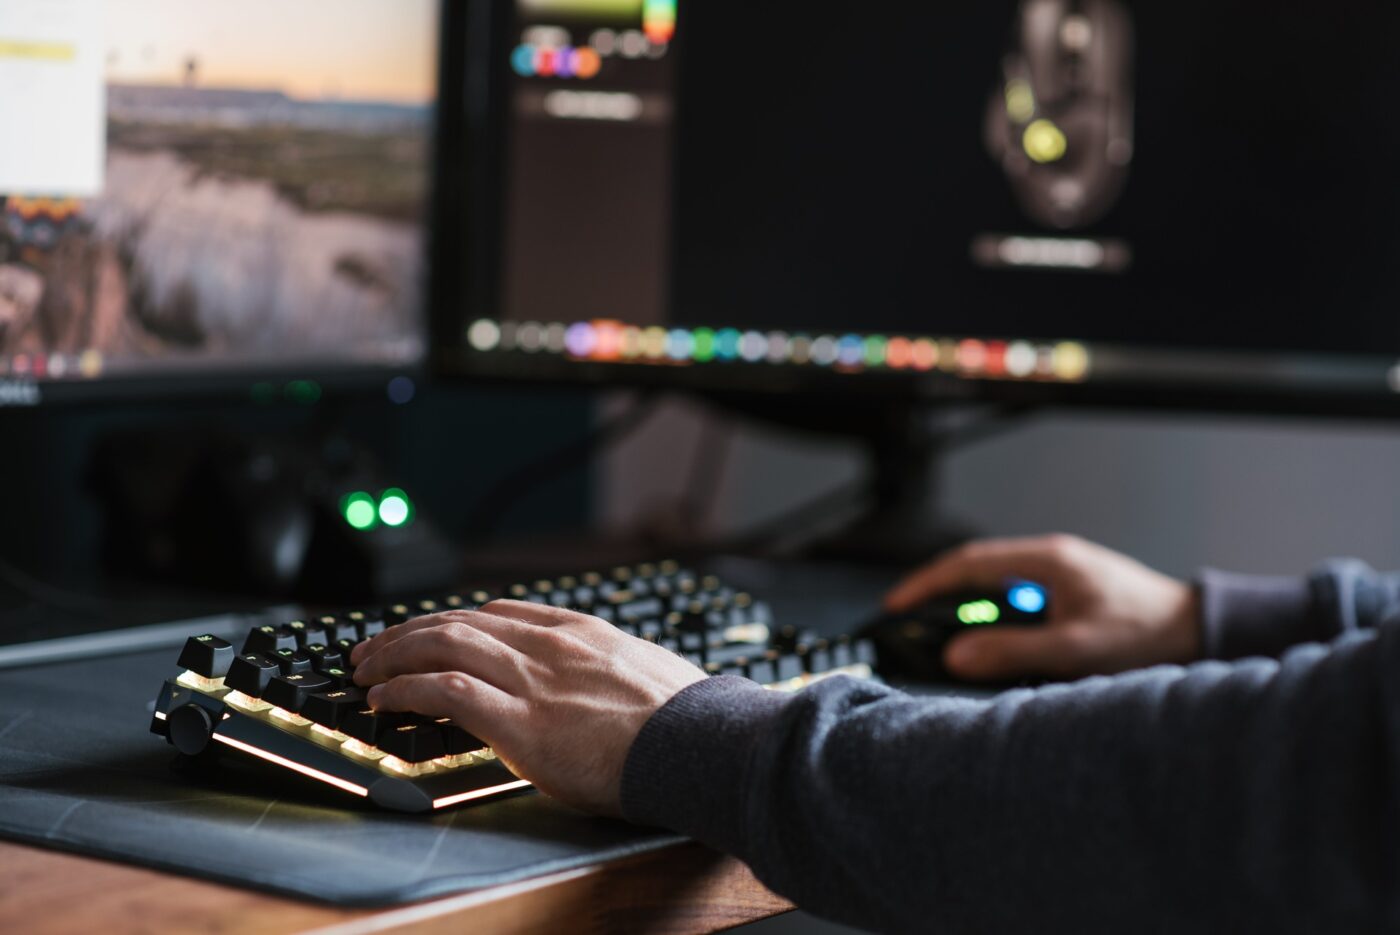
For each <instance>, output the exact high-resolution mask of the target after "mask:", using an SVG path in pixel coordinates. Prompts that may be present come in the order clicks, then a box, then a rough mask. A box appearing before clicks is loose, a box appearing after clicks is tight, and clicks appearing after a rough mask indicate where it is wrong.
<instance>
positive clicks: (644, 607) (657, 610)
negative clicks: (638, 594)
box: [617, 597, 666, 623]
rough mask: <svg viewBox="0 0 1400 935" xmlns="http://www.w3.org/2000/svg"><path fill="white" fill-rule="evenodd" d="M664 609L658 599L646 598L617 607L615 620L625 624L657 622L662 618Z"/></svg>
mask: <svg viewBox="0 0 1400 935" xmlns="http://www.w3.org/2000/svg"><path fill="white" fill-rule="evenodd" d="M665 613H666V607H665V605H664V604H663V603H662V601H661V598H659V597H646V598H639V599H637V600H632V601H628V602H626V603H624V604H618V605H617V619H618V620H620V621H625V622H627V623H637V622H638V621H641V620H657V619H660V618H661V617H662V616H664V615H665Z"/></svg>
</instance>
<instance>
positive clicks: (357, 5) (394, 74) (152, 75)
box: [103, 0, 438, 104]
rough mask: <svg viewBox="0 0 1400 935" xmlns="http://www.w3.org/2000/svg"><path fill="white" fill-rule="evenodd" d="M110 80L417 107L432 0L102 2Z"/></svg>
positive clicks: (430, 58)
mask: <svg viewBox="0 0 1400 935" xmlns="http://www.w3.org/2000/svg"><path fill="white" fill-rule="evenodd" d="M104 6H105V8H106V17H105V19H106V27H105V35H104V40H103V41H104V49H105V55H106V77H107V80H108V81H114V82H121V83H139V84H178V83H180V82H181V81H182V80H183V75H184V63H185V62H186V60H188V59H190V58H195V59H197V60H198V62H199V84H200V86H202V87H227V88H245V89H258V90H281V91H283V92H285V93H286V94H288V95H290V96H292V97H294V98H299V99H302V100H326V99H341V100H369V101H393V102H398V103H406V104H416V103H425V102H427V101H430V100H431V99H432V95H433V85H434V78H435V76H434V71H435V68H436V53H437V48H436V26H437V6H438V5H437V2H436V0H107V2H106V3H105V4H104Z"/></svg>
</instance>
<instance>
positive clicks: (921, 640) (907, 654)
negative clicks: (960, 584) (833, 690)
mask: <svg viewBox="0 0 1400 935" xmlns="http://www.w3.org/2000/svg"><path fill="white" fill-rule="evenodd" d="M1049 608H1050V594H1049V591H1048V590H1047V589H1046V588H1045V587H1044V586H1042V585H1039V584H1036V583H1035V582H1033V581H1013V582H1009V583H1008V584H1007V585H1006V587H1005V588H1002V589H999V590H996V591H967V592H962V593H959V594H953V595H948V596H945V597H941V598H938V599H937V600H934V601H930V602H929V603H927V604H924V605H922V606H920V607H916V608H914V609H912V610H909V611H905V612H903V613H896V614H883V615H881V616H879V617H877V618H876V619H875V620H873V621H871V622H870V623H869V624H867V625H866V626H865V627H864V628H863V629H862V630H861V634H860V635H861V636H863V637H866V638H869V639H870V640H872V641H873V642H874V643H875V649H876V652H877V653H878V656H879V668H880V673H881V674H882V675H886V676H891V675H892V676H902V677H905V678H911V679H917V680H919V681H947V680H948V679H949V678H951V676H950V675H949V673H948V671H947V670H946V669H945V668H944V667H943V649H944V647H946V646H947V645H948V641H949V640H951V639H952V638H953V637H955V636H957V635H958V634H959V633H966V632H967V631H968V630H972V629H976V628H981V627H1028V626H1039V625H1041V624H1043V623H1045V621H1046V620H1047V619H1048V618H1049Z"/></svg>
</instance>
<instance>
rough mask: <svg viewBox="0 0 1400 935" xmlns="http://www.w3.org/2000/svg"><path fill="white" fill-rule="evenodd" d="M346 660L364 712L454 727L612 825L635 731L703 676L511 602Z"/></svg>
mask: <svg viewBox="0 0 1400 935" xmlns="http://www.w3.org/2000/svg"><path fill="white" fill-rule="evenodd" d="M351 661H352V662H353V663H354V665H355V666H356V668H355V681H356V682H357V683H359V684H360V685H364V686H374V687H373V688H372V689H371V690H370V693H369V702H370V705H371V706H372V707H374V708H376V709H379V710H389V711H416V712H418V713H420V714H427V715H432V716H435V717H450V718H452V720H453V721H454V722H455V723H456V724H458V725H459V726H460V727H462V728H463V729H465V730H467V731H470V732H471V733H472V734H475V735H476V736H478V737H480V738H481V739H483V740H485V741H486V742H487V743H489V744H491V747H492V748H493V749H494V750H495V752H496V755H497V756H499V757H500V758H501V760H502V761H503V762H504V763H505V764H506V765H507V766H508V767H510V769H511V770H512V771H514V772H515V773H516V774H517V775H519V776H520V777H521V778H523V779H528V780H530V781H531V782H533V783H534V784H535V785H536V786H538V787H539V788H540V789H541V790H542V791H544V792H546V793H548V794H550V795H552V796H554V797H556V798H558V799H560V800H562V801H564V802H567V803H569V804H571V805H574V806H577V807H579V808H584V809H587V810H589V811H594V812H601V813H604V814H610V815H617V814H619V813H620V803H619V794H620V784H621V780H622V768H623V764H624V762H625V761H626V758H627V752H628V750H629V749H630V748H631V746H632V741H633V740H634V739H635V738H636V736H637V733H638V732H639V731H640V730H641V729H642V726H643V725H644V724H645V723H646V722H647V719H648V718H650V717H651V716H652V714H654V713H655V712H656V710H657V709H658V708H660V707H661V706H662V705H663V704H665V703H666V702H667V701H668V700H670V698H671V697H672V696H673V695H675V694H676V693H677V692H678V691H680V690H681V689H682V688H685V687H686V686H687V685H690V684H691V683H693V682H698V681H700V680H702V679H704V678H705V673H703V672H702V671H700V670H699V669H697V668H696V667H695V666H693V665H691V664H690V663H688V662H686V661H685V660H684V659H681V658H680V657H679V656H676V655H674V654H673V653H670V652H668V651H667V650H665V649H662V648H661V647H659V646H656V645H654V644H652V643H648V642H646V641H644V640H640V639H637V638H636V637H633V636H628V635H627V634H625V633H622V632H621V631H619V630H618V629H617V628H616V627H614V626H612V625H611V624H609V623H607V622H605V621H603V620H600V619H598V618H597V617H590V616H586V615H584V614H580V613H575V612H573V611H568V610H561V609H559V608H555V607H549V606H545V605H541V604H531V603H524V602H518V601H494V602H492V603H490V604H487V605H486V606H485V607H483V608H482V609H481V610H479V611H450V612H448V613H442V614H433V615H431V616H428V617H422V618H419V619H417V620H411V621H409V622H408V623H405V624H402V625H400V626H396V627H393V628H391V629H390V630H389V631H388V632H385V633H382V634H380V635H379V636H377V637H375V638H374V639H372V640H369V641H368V642H366V643H363V644H361V645H360V646H358V647H356V649H355V652H354V655H353V656H352V659H351Z"/></svg>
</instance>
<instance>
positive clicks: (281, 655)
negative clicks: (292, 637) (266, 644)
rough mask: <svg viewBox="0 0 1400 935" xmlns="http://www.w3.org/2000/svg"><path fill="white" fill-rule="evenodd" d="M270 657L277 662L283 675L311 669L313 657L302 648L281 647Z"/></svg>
mask: <svg viewBox="0 0 1400 935" xmlns="http://www.w3.org/2000/svg"><path fill="white" fill-rule="evenodd" d="M270 658H271V659H273V660H275V661H276V662H277V668H279V669H281V670H282V674H283V675H296V674H297V673H298V672H310V671H311V657H310V656H308V655H307V654H306V653H304V652H302V651H301V650H300V649H279V650H277V651H276V652H275V653H272V655H271V656H270Z"/></svg>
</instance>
